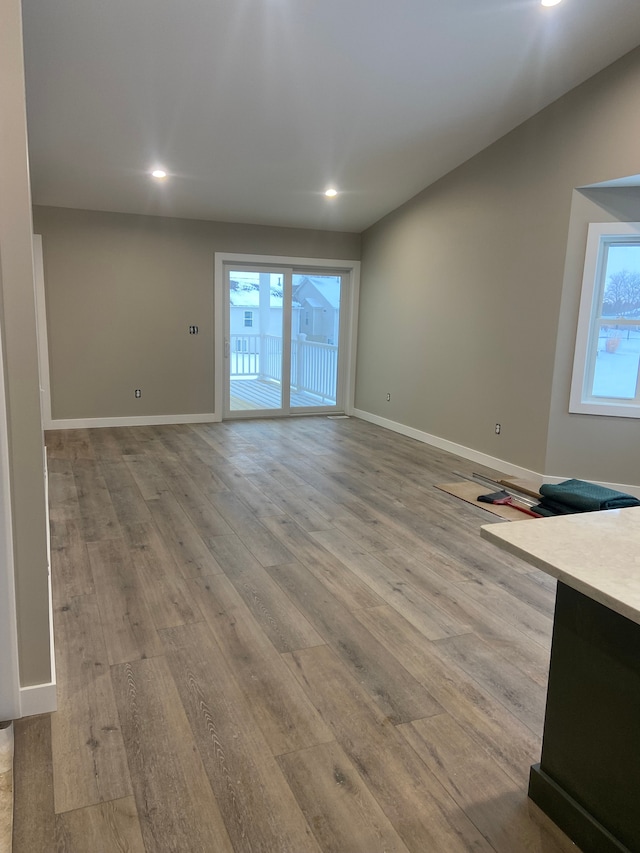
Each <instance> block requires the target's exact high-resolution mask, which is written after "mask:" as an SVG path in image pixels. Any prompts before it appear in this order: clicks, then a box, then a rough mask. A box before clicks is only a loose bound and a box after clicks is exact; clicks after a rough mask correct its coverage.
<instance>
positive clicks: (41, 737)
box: [13, 714, 55, 853]
mask: <svg viewBox="0 0 640 853" xmlns="http://www.w3.org/2000/svg"><path fill="white" fill-rule="evenodd" d="M14 737H15V747H14V763H13V792H14V798H13V853H48V851H49V850H50V845H51V839H52V838H53V836H54V832H55V812H54V808H53V759H52V756H51V717H50V715H49V714H43V715H41V716H39V717H23V719H21V720H16V721H15V723H14Z"/></svg>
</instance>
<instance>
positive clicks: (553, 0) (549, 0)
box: [540, 0, 561, 6]
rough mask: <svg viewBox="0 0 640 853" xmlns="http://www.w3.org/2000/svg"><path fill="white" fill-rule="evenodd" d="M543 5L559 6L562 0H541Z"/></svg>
mask: <svg viewBox="0 0 640 853" xmlns="http://www.w3.org/2000/svg"><path fill="white" fill-rule="evenodd" d="M540 2H541V3H542V5H543V6H557V5H558V3H560V2H561V0H540Z"/></svg>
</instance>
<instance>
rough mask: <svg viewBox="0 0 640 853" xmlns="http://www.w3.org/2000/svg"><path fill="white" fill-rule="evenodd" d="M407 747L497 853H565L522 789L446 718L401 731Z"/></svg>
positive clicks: (562, 841)
mask: <svg viewBox="0 0 640 853" xmlns="http://www.w3.org/2000/svg"><path fill="white" fill-rule="evenodd" d="M399 729H400V731H401V732H402V734H403V735H404V736H405V738H406V739H407V741H408V743H410V744H411V746H412V747H413V748H414V749H415V751H416V753H417V754H418V755H419V756H420V758H421V759H422V760H423V761H424V763H425V764H426V765H427V767H428V768H429V770H430V771H431V772H432V773H433V775H434V776H435V777H436V779H438V781H439V782H440V784H441V785H442V786H443V788H445V790H446V791H447V792H448V793H449V794H450V795H451V797H452V798H453V799H454V800H455V801H456V802H457V803H458V805H459V806H460V807H461V808H462V809H464V812H465V814H466V815H468V817H469V818H470V820H471V821H472V822H473V823H474V824H475V826H477V827H478V829H479V830H480V832H481V833H482V834H483V836H484V837H485V838H486V839H487V840H488V841H489V842H490V843H491V845H492V846H493V848H494V849H495V850H496V851H497V853H513V851H514V850H526V851H527V853H568V851H570V850H575V845H574V844H572V843H571V842H570V841H569V839H568V838H566V836H564V835H563V834H562V833H559V832H558V834H557V839H556V840H555V841H552V840H551V839H550V838H549V836H548V833H547V831H546V828H545V827H544V826H542V825H540V824H539V823H537V822H536V821H535V820H534V819H532V817H531V814H530V812H529V809H528V805H527V793H526V790H524V789H522V790H520V791H517V790H516V791H514V789H513V785H512V783H511V780H510V779H509V777H508V776H507V775H506V774H505V773H504V772H503V771H502V770H500V768H499V767H498V766H497V765H496V764H494V762H493V759H491V758H490V757H489V756H488V755H487V754H486V753H485V752H484V751H483V750H482V748H481V747H479V745H478V744H477V743H476V742H475V741H474V740H473V739H472V738H471V737H470V736H469V735H468V734H467V733H466V732H465V731H464V729H463V728H462V727H461V726H459V725H458V723H456V722H455V720H453V719H452V718H451V717H450V716H449V715H448V714H440V715H439V716H437V717H431V718H429V719H428V720H416V721H415V722H413V723H408V724H406V725H403V726H400V727H399Z"/></svg>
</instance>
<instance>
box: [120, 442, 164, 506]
mask: <svg viewBox="0 0 640 853" xmlns="http://www.w3.org/2000/svg"><path fill="white" fill-rule="evenodd" d="M122 460H123V462H124V464H125V465H126V466H127V468H128V469H129V473H130V474H131V476H132V477H133V479H134V480H135V482H136V485H137V486H138V489H139V490H140V494H141V495H142V497H143V498H144V500H145V501H148V500H153V499H154V498H158V497H160V496H161V495H162V494H163V493H164V492H167V491H168V490H169V486H168V484H167V481H166V480H165V478H164V477H163V476H162V474H161V473H160V471H159V470H158V468H157V466H156V464H155V462H154V461H153V459H152V458H151V457H150V456H149V455H147V454H146V453H137V454H135V455H130V456H123V457H122Z"/></svg>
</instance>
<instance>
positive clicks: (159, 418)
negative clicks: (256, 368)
mask: <svg viewBox="0 0 640 853" xmlns="http://www.w3.org/2000/svg"><path fill="white" fill-rule="evenodd" d="M221 420H222V418H221V417H220V415H216V414H215V413H211V414H197V415H132V416H130V417H123V418H66V419H65V418H63V419H62V420H54V419H52V420H51V421H49V422H48V423H45V425H44V428H45V429H96V428H98V427H123V426H158V425H162V424H210V423H218V422H219V421H221Z"/></svg>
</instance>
